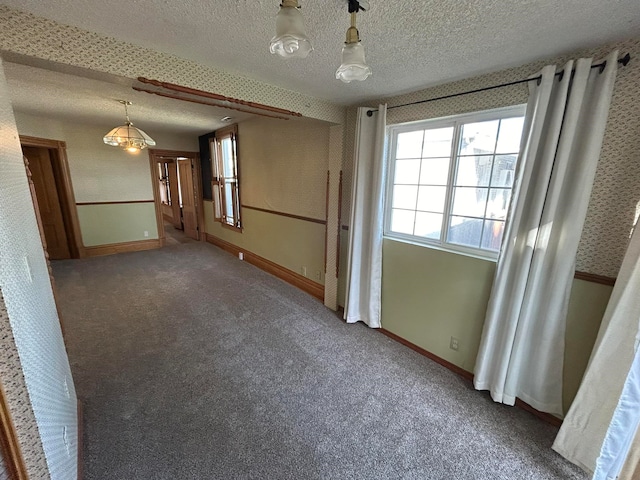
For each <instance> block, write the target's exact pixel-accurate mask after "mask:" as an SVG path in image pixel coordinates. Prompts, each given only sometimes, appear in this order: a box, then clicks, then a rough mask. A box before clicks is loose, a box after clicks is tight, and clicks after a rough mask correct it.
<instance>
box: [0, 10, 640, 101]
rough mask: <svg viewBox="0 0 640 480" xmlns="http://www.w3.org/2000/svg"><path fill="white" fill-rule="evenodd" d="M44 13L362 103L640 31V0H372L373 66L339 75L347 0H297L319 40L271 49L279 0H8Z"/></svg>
mask: <svg viewBox="0 0 640 480" xmlns="http://www.w3.org/2000/svg"><path fill="white" fill-rule="evenodd" d="M0 1H2V2H3V3H4V4H6V5H8V6H11V7H14V8H18V9H20V10H25V11H28V12H31V13H34V14H35V15H38V16H42V17H45V18H49V19H52V20H56V21H58V22H60V23H63V24H68V25H74V26H77V27H80V28H83V29H86V30H90V31H93V32H97V33H100V34H103V35H107V36H112V37H117V38H119V39H121V40H125V41H128V42H130V43H134V44H139V45H142V46H146V47H148V48H153V49H156V50H160V51H162V52H166V53H171V54H174V55H177V56H179V57H183V58H187V59H191V60H194V61H196V62H199V63H201V64H204V65H207V66H211V67H215V68H218V69H223V70H227V71H230V72H233V73H238V74H241V75H245V76H248V77H252V78H255V79H257V80H261V81H264V82H267V83H270V84H274V85H278V86H281V87H284V88H288V89H291V90H295V91H299V92H302V93H305V94H308V95H312V96H314V97H318V98H322V99H326V100H330V101H333V102H337V103H343V104H352V103H356V102H361V101H362V100H365V99H372V98H380V97H384V96H389V95H392V94H397V93H404V92H407V91H411V90H416V89H419V88H422V87H425V86H430V85H434V84H438V83H443V82H446V81H450V80H455V79H460V78H464V77H470V76H473V75H476V74H480V73H485V72H488V71H494V70H498V69H502V68H506V67H510V66H516V65H520V64H523V63H527V62H529V61H533V60H538V59H541V58H545V57H550V56H554V55H556V54H561V53H568V52H571V51H573V50H576V49H580V48H583V47H593V46H597V45H600V44H603V43H607V42H610V41H615V40H620V39H623V38H627V37H632V36H636V35H638V33H639V32H640V1H638V0H562V1H558V0H530V1H517V2H516V1H512V0H511V1H510V0H502V1H499V0H465V1H460V0H413V1H404V2H400V1H389V0H387V1H382V0H370V1H369V4H370V9H369V11H367V12H365V13H362V14H360V15H359V19H358V27H359V29H360V33H361V37H362V40H363V44H364V45H365V48H366V52H367V60H368V62H369V64H370V65H371V67H372V69H373V76H372V77H371V78H370V79H368V80H367V81H365V82H362V83H360V82H354V83H352V84H349V85H345V84H342V83H341V82H339V81H338V80H335V78H334V72H335V69H336V68H337V66H338V64H339V63H340V49H341V47H342V42H343V41H344V34H345V31H346V28H347V27H348V21H349V18H348V14H347V10H346V4H347V2H346V1H345V0H329V1H327V0H322V1H318V0H299V3H300V5H301V6H302V12H303V14H304V16H305V18H306V22H307V30H308V34H309V36H310V37H311V40H312V42H313V44H314V47H315V51H314V52H312V53H311V55H310V56H309V57H308V58H306V59H294V60H288V61H286V60H282V59H280V58H276V57H274V56H272V55H271V54H270V53H269V52H268V42H269V39H270V38H271V37H272V36H273V33H274V16H275V14H276V12H277V10H278V4H279V1H278V0H258V1H256V0H216V1H215V2H210V1H204V0H182V1H179V2H176V1H167V0H144V1H143V0H109V1H108V2H105V1H104V0H100V1H98V0H57V1H55V2H43V1H42V0H0Z"/></svg>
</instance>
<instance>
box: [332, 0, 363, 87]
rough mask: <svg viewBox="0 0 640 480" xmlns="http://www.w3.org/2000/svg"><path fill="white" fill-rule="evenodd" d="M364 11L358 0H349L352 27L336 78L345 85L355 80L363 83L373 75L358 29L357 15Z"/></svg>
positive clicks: (343, 49) (348, 32)
mask: <svg viewBox="0 0 640 480" xmlns="http://www.w3.org/2000/svg"><path fill="white" fill-rule="evenodd" d="M359 10H363V11H364V8H362V6H361V5H360V3H359V2H358V1H357V0H349V13H350V14H351V26H350V27H349V29H348V30H347V41H346V42H345V44H344V47H342V64H341V65H340V67H338V70H337V71H336V78H337V79H338V80H342V81H343V82H344V83H350V82H352V81H354V80H358V81H363V80H366V79H367V78H369V76H370V75H371V67H369V65H367V62H366V60H365V58H364V47H363V46H362V43H361V42H360V34H359V32H358V29H357V28H356V14H357V13H358V11H359Z"/></svg>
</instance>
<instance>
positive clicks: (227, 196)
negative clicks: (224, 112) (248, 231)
mask: <svg viewBox="0 0 640 480" xmlns="http://www.w3.org/2000/svg"><path fill="white" fill-rule="evenodd" d="M237 138H238V128H237V125H233V126H231V127H228V128H224V129H222V130H218V131H216V132H215V137H214V138H212V139H211V142H210V148H211V161H212V171H213V181H212V189H213V208H214V217H215V219H216V220H219V221H220V222H222V224H223V225H225V226H227V227H231V228H234V229H237V230H242V222H241V220H240V175H239V171H238V146H237V144H238V142H237Z"/></svg>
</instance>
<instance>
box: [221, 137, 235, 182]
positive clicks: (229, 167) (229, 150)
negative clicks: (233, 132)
mask: <svg viewBox="0 0 640 480" xmlns="http://www.w3.org/2000/svg"><path fill="white" fill-rule="evenodd" d="M221 145H222V168H223V170H224V171H223V172H222V174H223V175H224V176H225V177H226V178H231V177H235V168H234V166H233V145H232V142H231V137H224V138H223V139H222V141H221Z"/></svg>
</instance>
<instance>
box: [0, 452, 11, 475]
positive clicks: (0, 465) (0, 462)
mask: <svg viewBox="0 0 640 480" xmlns="http://www.w3.org/2000/svg"><path fill="white" fill-rule="evenodd" d="M0 480H11V478H9V472H8V470H7V465H6V463H5V461H4V457H0Z"/></svg>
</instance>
